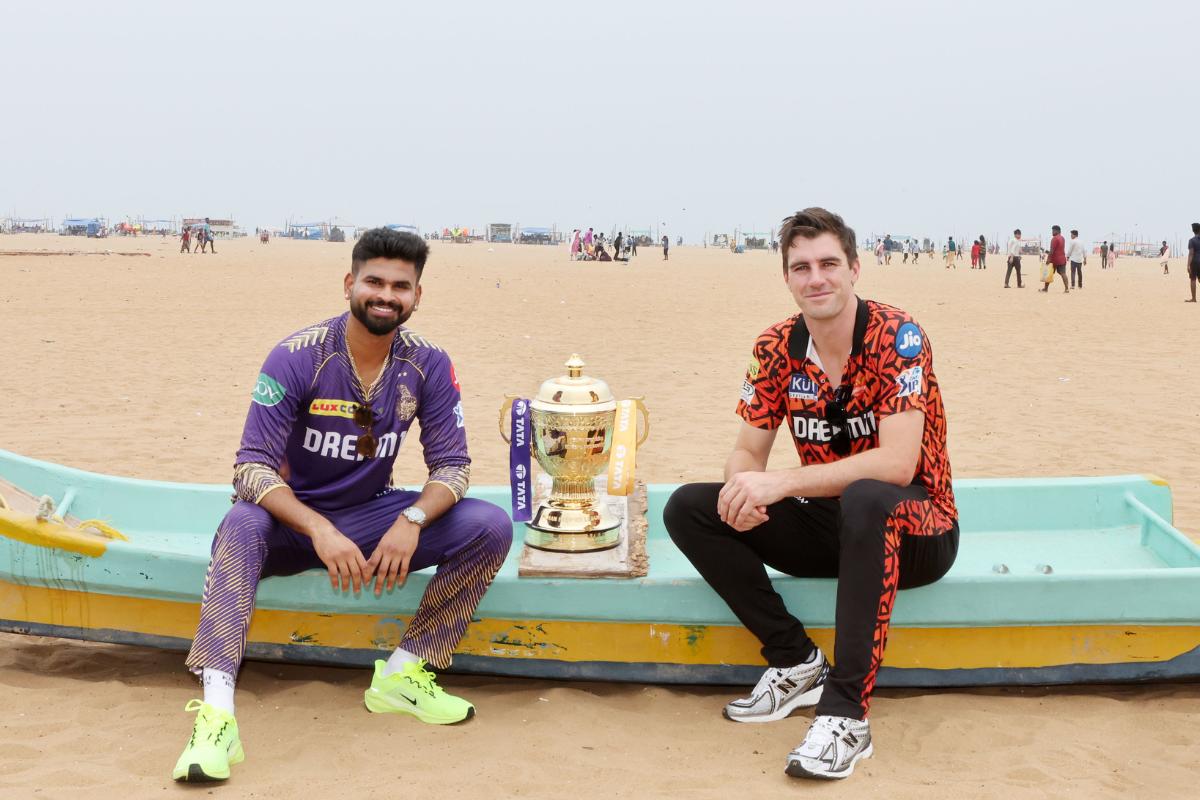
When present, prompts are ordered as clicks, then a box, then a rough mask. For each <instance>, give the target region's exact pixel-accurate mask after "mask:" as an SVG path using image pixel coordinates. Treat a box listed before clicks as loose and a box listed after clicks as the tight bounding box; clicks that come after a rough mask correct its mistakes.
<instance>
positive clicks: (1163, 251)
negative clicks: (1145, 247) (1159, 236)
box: [1158, 239, 1171, 275]
mask: <svg viewBox="0 0 1200 800" xmlns="http://www.w3.org/2000/svg"><path fill="white" fill-rule="evenodd" d="M1158 258H1159V260H1160V261H1161V262H1162V268H1163V275H1169V274H1171V269H1170V267H1171V245H1169V244H1167V240H1166V239H1163V243H1162V247H1160V248H1158Z"/></svg>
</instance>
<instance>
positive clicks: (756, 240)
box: [742, 231, 771, 250]
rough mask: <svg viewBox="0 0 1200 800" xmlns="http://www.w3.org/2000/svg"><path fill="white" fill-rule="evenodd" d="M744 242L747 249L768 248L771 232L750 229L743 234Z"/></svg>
mask: <svg viewBox="0 0 1200 800" xmlns="http://www.w3.org/2000/svg"><path fill="white" fill-rule="evenodd" d="M742 243H743V244H744V245H745V247H746V249H747V250H766V249H767V247H768V246H769V245H770V243H771V234H770V233H767V232H765V231H763V232H755V231H749V232H747V233H743V234H742Z"/></svg>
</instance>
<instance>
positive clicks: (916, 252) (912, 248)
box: [908, 239, 921, 264]
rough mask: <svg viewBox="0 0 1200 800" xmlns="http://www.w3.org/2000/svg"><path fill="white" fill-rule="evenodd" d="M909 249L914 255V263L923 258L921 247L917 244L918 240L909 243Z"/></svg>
mask: <svg viewBox="0 0 1200 800" xmlns="http://www.w3.org/2000/svg"><path fill="white" fill-rule="evenodd" d="M908 249H909V251H910V252H911V253H912V260H913V262H912V263H914V264H916V263H917V259H918V258H920V257H921V246H920V245H919V244H917V242H916V240H915V239H914V240H913V241H911V242H909V243H908Z"/></svg>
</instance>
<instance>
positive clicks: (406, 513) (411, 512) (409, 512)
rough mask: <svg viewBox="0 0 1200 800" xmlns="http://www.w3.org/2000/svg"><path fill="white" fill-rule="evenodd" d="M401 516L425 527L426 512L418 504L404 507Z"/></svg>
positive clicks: (419, 526)
mask: <svg viewBox="0 0 1200 800" xmlns="http://www.w3.org/2000/svg"><path fill="white" fill-rule="evenodd" d="M400 516H402V517H404V518H405V519H406V520H408V521H409V522H411V523H412V524H413V525H416V526H417V527H418V528H424V527H425V512H424V511H422V510H421V509H419V508H417V507H416V506H409V507H408V508H406V509H404V510H403V511H401V512H400Z"/></svg>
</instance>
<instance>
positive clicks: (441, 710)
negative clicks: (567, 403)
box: [173, 208, 959, 781]
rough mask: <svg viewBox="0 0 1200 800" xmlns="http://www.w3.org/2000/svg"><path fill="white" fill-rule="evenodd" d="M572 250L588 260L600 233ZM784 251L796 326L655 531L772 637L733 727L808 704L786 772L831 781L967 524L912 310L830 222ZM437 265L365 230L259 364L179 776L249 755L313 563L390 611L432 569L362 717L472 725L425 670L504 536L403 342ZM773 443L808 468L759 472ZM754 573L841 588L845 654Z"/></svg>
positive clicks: (442, 370) (805, 214) (800, 215)
mask: <svg viewBox="0 0 1200 800" xmlns="http://www.w3.org/2000/svg"><path fill="white" fill-rule="evenodd" d="M578 233H579V232H578V231H577V232H576V234H578ZM577 238H579V240H580V244H581V245H584V243H585V242H586V241H587V240H589V239H590V240H591V245H592V248H593V250H595V248H596V246H597V241H596V237H595V236H594V235H593V234H592V232H591V231H588V233H587V234H585V235H583V236H579V237H577ZM574 241H575V239H574V238H573V244H572V252H573V253H575V252H578V251H579V249H577V248H575V246H574ZM667 245H669V240H668V241H664V257H666V252H665V251H666V248H667ZM584 246H586V245H584ZM780 251H781V256H782V258H781V263H780V269H781V274H782V277H783V278H784V280H785V283H786V286H787V289H788V291H789V293H790V294H791V296H792V298H793V300H794V302H795V303H796V305H797V306H798V309H799V311H800V313H799V314H796V315H793V316H790V317H788V318H787V319H785V320H783V321H782V322H778V323H776V324H773V325H771V326H770V327H768V328H767V329H766V331H764V332H763V333H762V334H761V335H760V336H758V338H757V340H756V341H755V342H754V345H753V347H752V348H751V354H750V360H749V364H748V366H747V367H746V371H745V378H744V380H743V381H742V382H741V387H740V391H738V392H736V394H737V395H738V397H737V404H736V413H737V415H738V417H739V418H740V420H741V424H740V427H739V432H738V434H737V438H736V441H735V442H734V443H733V447H732V450H731V453H730V455H729V457H728V459H727V460H726V463H725V470H724V476H723V479H722V480H720V481H716V482H711V483H698V484H690V485H687V486H684V487H681V488H680V489H678V490H677V491H676V492H675V493H674V494H673V495H672V497H671V498H670V500H669V502H668V503H667V506H666V508H665V510H664V512H663V519H664V522H665V524H666V527H667V530H668V532H669V534H670V537H671V539H672V540H673V541H674V543H675V544H676V546H677V547H678V548H679V549H680V550H681V551H682V552H683V554H684V555H685V556H686V557H687V558H688V559H689V560H690V561H691V563H692V564H693V566H694V567H695V569H696V571H697V572H698V573H699V574H700V575H701V576H702V577H703V579H704V580H705V581H706V582H707V583H708V584H709V585H710V586H711V587H712V589H713V590H714V591H715V592H716V593H717V594H718V595H719V596H720V597H721V598H722V599H723V600H724V602H725V603H726V604H728V606H729V607H730V609H731V610H732V611H733V613H734V614H735V615H736V616H737V618H738V619H739V620H741V621H742V623H743V624H744V625H745V626H746V627H747V628H748V629H749V631H750V632H751V633H752V634H753V635H754V636H755V637H757V639H758V640H759V642H760V643H761V645H762V649H761V653H762V657H763V660H764V661H765V662H766V668H765V670H764V671H763V673H762V676H761V678H760V680H759V681H758V683H757V684H756V685H755V686H754V688H753V689H752V690H751V691H750V692H749V694H748V695H746V696H745V697H743V698H740V699H735V700H732V701H731V702H729V703H728V704H726V705H725V707H724V710H723V714H724V716H725V717H726V718H727V719H729V720H731V721H733V722H738V723H763V722H774V721H779V720H783V719H785V718H786V717H788V716H789V715H791V714H792V713H793V712H794V711H797V710H799V709H806V708H813V709H815V718H814V719H813V722H812V723H811V725H809V727H808V730H807V733H806V734H805V736H804V738H803V741H802V742H801V743H800V744H799V745H798V746H797V747H796V748H795V749H793V750H792V751H791V752H790V753H788V755H787V758H786V763H785V771H786V772H787V774H789V775H792V776H796V777H808V778H824V779H831V778H844V777H847V776H849V775H850V774H851V773H852V772H853V771H854V768H855V765H856V764H857V763H858V762H859V761H860V760H861V759H863V758H869V757H870V756H871V755H872V753H873V752H874V748H873V739H872V733H871V726H870V723H869V721H868V714H869V711H870V702H871V696H872V693H873V691H874V687H875V681H876V676H877V675H878V672H879V668H880V665H881V663H882V660H883V656H884V650H885V647H886V643H887V634H888V627H889V624H890V620H891V610H892V607H893V604H894V600H895V596H896V591H897V590H898V589H906V588H909V587H914V586H921V585H926V584H929V583H933V582H935V581H937V580H938V579H939V578H941V577H942V576H943V575H944V574H945V573H946V571H947V570H949V569H950V567H951V565H952V564H953V563H954V559H955V555H956V553H957V549H958V539H959V526H958V512H957V509H956V506H955V501H954V493H953V489H952V487H951V472H950V463H949V458H948V455H947V450H946V415H945V409H944V406H943V404H942V397H941V391H940V389H939V385H938V380H937V377H936V375H935V372H934V364H933V355H932V350H931V347H930V344H929V342H928V339H927V337H926V335H925V332H924V330H922V328H921V327H920V325H919V324H918V323H917V322H916V320H914V319H913V318H912V317H911V316H910V315H909V314H907V313H906V312H904V311H903V310H901V309H899V308H895V307H893V306H889V305H886V304H883V303H879V302H876V301H873V300H866V299H863V298H860V297H858V296H857V295H856V293H855V283H856V282H857V280H858V278H859V275H860V271H861V265H860V262H859V259H858V255H857V246H856V241H855V234H854V231H853V230H852V229H851V228H850V227H849V226H847V225H846V224H845V222H844V221H843V220H842V218H841V217H840V216H838V215H837V214H834V213H832V212H830V211H827V210H825V209H822V208H807V209H804V210H802V211H798V212H796V213H795V214H791V215H789V216H788V217H787V218H786V219H785V220H784V221H783V226H782V231H781V235H780ZM428 252H429V251H428V245H427V244H426V243H425V241H424V240H422V239H421V238H420V237H419V236H416V235H413V234H410V233H405V232H397V231H394V230H389V229H385V228H376V229H373V230H370V231H367V232H366V233H364V235H363V236H362V237H361V238H360V239H359V240H358V242H357V243H356V244H355V246H354V249H353V251H352V254H351V260H350V267H349V271H348V272H347V274H346V275H345V277H344V279H343V281H342V284H343V285H342V288H343V293H344V297H345V300H346V302H347V304H348V310H347V311H346V312H345V313H342V314H341V315H339V316H336V317H333V318H331V319H327V320H323V321H321V322H317V323H315V324H314V325H311V326H308V327H306V328H304V329H303V330H300V331H298V332H296V333H294V334H292V335H289V336H287V337H286V338H284V339H283V341H282V342H281V343H280V345H279V346H277V347H275V348H273V349H272V350H271V351H270V353H269V354H268V355H267V358H266V360H265V362H264V364H263V366H262V370H261V372H260V374H259V376H258V379H257V381H256V382H255V386H254V389H253V391H252V393H251V398H250V401H251V402H250V406H249V412H248V415H247V417H246V422H245V426H244V430H243V434H242V441H241V446H240V447H239V449H238V451H237V456H236V459H235V469H234V474H233V486H234V491H235V499H236V502H235V503H234V505H233V507H232V508H231V509H230V510H229V511H228V513H227V514H226V515H225V517H224V519H223V520H222V521H221V523H220V524H219V526H218V527H217V531H216V534H215V537H214V541H213V544H212V554H211V560H210V563H209V566H208V570H207V573H206V577H205V584H204V588H203V593H202V602H201V610H200V620H199V624H198V627H197V630H196V634H195V638H194V640H193V642H192V646H191V650H190V652H189V654H188V656H187V662H186V663H187V666H188V668H189V669H190V670H191V671H192V672H194V673H195V674H196V676H197V677H198V679H199V681H200V685H201V687H202V691H203V699H196V700H192V701H191V702H189V703H188V705H187V709H188V710H189V711H195V712H196V717H195V720H194V723H193V729H192V735H191V737H190V738H189V739H188V742H187V745H186V747H185V748H184V751H183V753H182V754H181V755H180V757H179V760H178V761H177V763H176V765H175V768H174V772H173V775H174V777H175V779H176V780H181V781H210V780H224V779H226V778H228V777H229V775H230V766H231V765H235V764H237V763H239V762H240V761H242V760H243V759H244V758H245V753H244V750H243V748H242V744H241V738H240V732H239V728H238V724H237V720H236V718H235V716H234V712H235V705H234V694H235V687H236V681H237V674H238V670H239V667H240V665H241V662H242V659H243V656H244V655H245V649H246V640H247V631H248V629H249V626H250V621H251V617H252V615H253V613H254V604H255V595H256V592H257V589H258V586H259V583H260V581H261V580H262V579H263V578H265V577H268V576H271V575H290V574H294V573H297V572H301V571H304V570H309V569H314V568H318V569H322V570H324V571H326V572H327V574H328V577H329V581H330V585H331V586H332V587H333V589H334V590H340V591H342V592H346V591H349V590H351V589H353V590H354V591H355V592H356V593H357V592H360V591H362V590H363V589H364V587H365V588H367V589H368V590H370V589H371V587H372V584H373V589H374V594H375V596H376V597H380V596H381V595H382V593H383V592H385V591H386V592H389V593H390V592H392V591H393V590H394V589H395V588H396V587H397V586H403V584H404V582H405V579H406V578H407V576H408V575H409V574H410V573H412V572H414V571H417V570H423V569H427V568H430V567H436V568H437V571H436V574H435V575H434V576H433V578H432V579H431V580H430V581H429V583H428V586H427V588H426V590H425V593H424V595H423V597H422V598H421V601H420V603H419V605H418V606H417V609H416V613H415V615H414V616H413V618H412V620H411V622H410V623H409V624H408V625H407V627H406V628H405V629H404V631H403V634H402V636H401V638H400V641H399V645H398V646H397V647H395V648H394V649H393V651H392V652H391V653H389V654H387V655H386V657H384V658H381V659H379V660H377V661H376V662H375V667H374V670H373V674H372V676H371V679H370V684H369V686H368V687H367V688H366V690H365V692H364V703H365V705H366V707H367V709H368V710H369V711H371V712H374V713H390V714H399V715H405V716H412V717H415V718H416V719H418V720H420V721H422V722H425V723H430V724H453V723H459V722H465V721H467V720H469V719H471V718H472V717H473V716H474V715H475V708H474V706H473V705H472V704H471V703H470V702H468V701H467V700H465V699H463V698H460V697H456V696H453V695H451V694H449V693H447V692H445V691H444V690H443V689H442V687H441V686H439V684H438V681H437V676H436V675H435V671H436V670H443V669H446V668H447V667H449V666H450V663H451V659H452V655H453V653H454V651H455V649H456V647H457V646H458V643H459V640H460V639H461V638H462V636H463V634H464V632H465V631H466V628H467V626H468V624H469V623H470V622H471V619H472V616H473V614H474V612H475V609H476V607H477V605H478V603H479V602H480V599H481V598H482V597H483V595H484V593H485V592H486V591H487V589H488V587H489V585H490V584H491V583H492V580H493V579H494V577H495V575H496V573H497V571H498V570H499V569H500V566H501V564H502V563H503V562H504V561H505V559H506V557H507V555H508V553H509V550H510V546H511V541H512V536H513V522H512V519H511V517H510V516H509V514H508V512H507V511H505V510H504V509H501V508H499V507H497V506H495V505H492V504H491V503H488V502H485V501H483V500H479V499H474V498H468V497H466V496H465V495H466V492H467V488H468V485H469V482H470V468H471V458H470V456H469V455H468V451H467V436H466V430H465V424H464V417H463V413H462V394H461V390H460V387H459V384H458V380H457V379H456V377H455V370H454V366H453V364H452V363H451V361H450V357H449V355H448V354H447V353H446V352H445V351H444V350H443V349H442V348H440V347H436V346H435V345H433V344H432V343H431V342H429V340H428V339H426V338H425V337H423V336H419V335H416V334H415V333H413V332H412V331H411V330H410V329H408V328H406V327H403V326H404V325H405V323H407V322H408V320H409V319H410V317H411V316H412V315H413V313H414V312H416V310H417V309H418V308H419V307H420V305H421V302H422V285H421V277H422V274H423V271H424V269H425V267H426V261H427V257H428ZM329 398H335V399H329ZM415 422H419V424H420V429H421V444H422V447H423V451H424V459H425V464H426V469H427V472H428V474H427V478H426V480H425V483H424V486H423V487H422V488H421V489H419V490H415V491H407V490H401V489H396V488H393V486H392V482H391V476H392V468H393V465H394V462H395V459H396V455H397V452H398V450H399V448H400V446H401V445H402V444H403V442H404V441H405V438H406V435H407V434H408V433H409V429H410V427H411V426H412V425H413V424H414V423H415ZM781 430H782V431H785V432H786V435H787V437H788V438H789V439H791V440H792V442H793V444H794V446H795V448H796V451H797V454H798V456H799V459H800V463H801V466H792V467H783V468H777V469H772V470H769V469H768V459H769V457H770V454H771V450H772V444H773V442H774V440H775V437H776V435H777V434H778V433H779V431H781ZM768 567H769V568H772V569H775V570H779V571H781V572H784V573H787V574H789V575H794V576H802V577H829V578H836V579H837V581H838V591H837V604H836V634H835V636H836V638H835V651H836V655H837V661H836V663H832V662H831V661H830V660H829V659H828V658H827V657H826V654H825V653H824V652H823V651H822V649H821V648H820V647H818V646H817V644H816V643H815V642H814V641H813V640H812V639H811V638H810V636H809V634H808V632H807V631H806V630H805V627H804V625H803V624H802V623H801V621H800V620H799V619H797V618H796V617H795V616H793V614H792V613H791V612H790V611H789V610H788V609H787V608H786V607H785V605H784V602H783V600H782V598H781V597H780V595H779V594H778V593H777V592H776V590H775V589H774V587H773V586H772V583H771V580H770V577H769V575H768V573H767V568H768Z"/></svg>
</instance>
